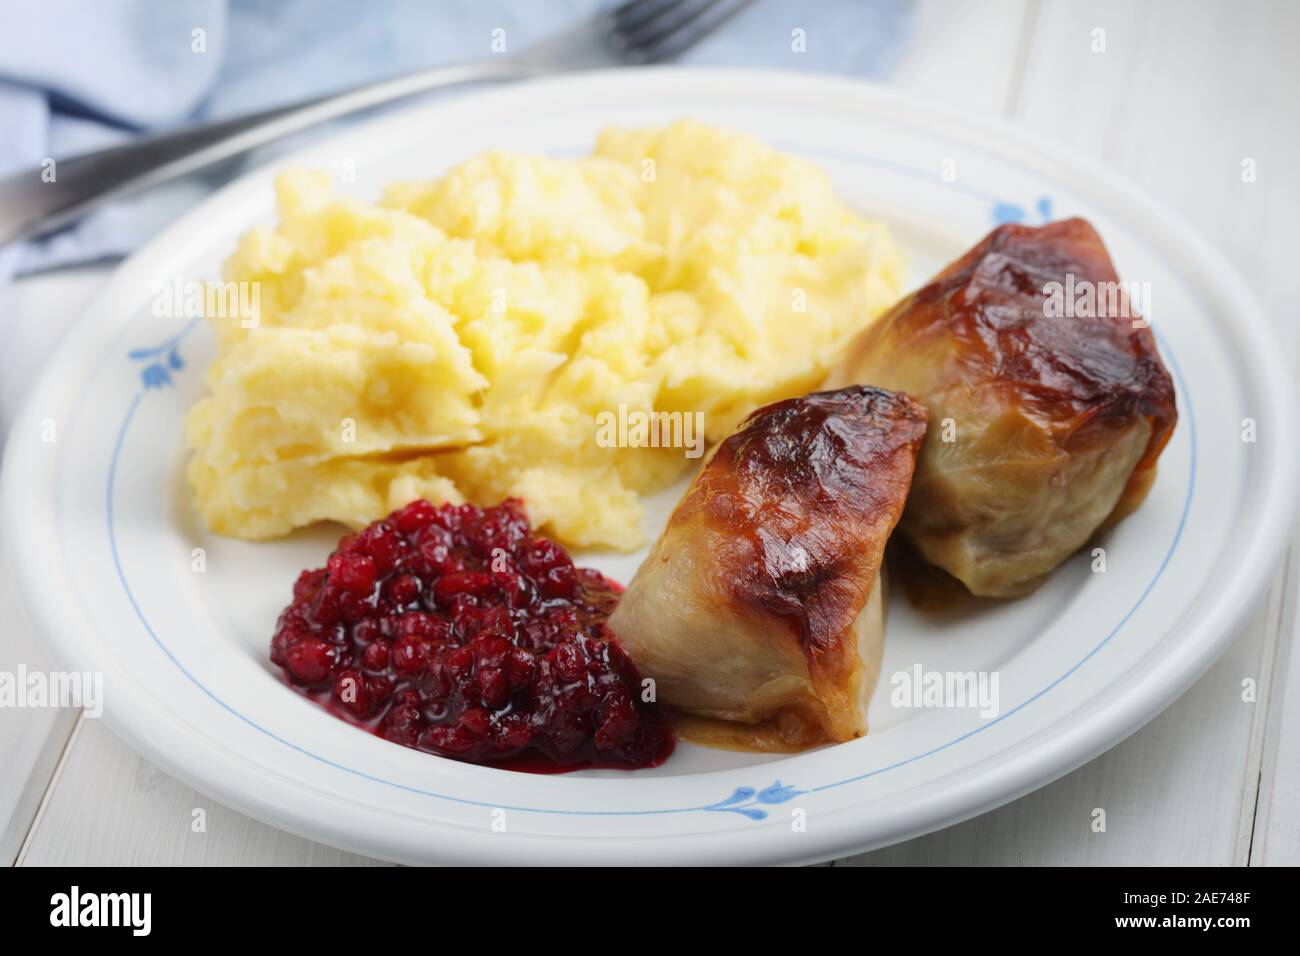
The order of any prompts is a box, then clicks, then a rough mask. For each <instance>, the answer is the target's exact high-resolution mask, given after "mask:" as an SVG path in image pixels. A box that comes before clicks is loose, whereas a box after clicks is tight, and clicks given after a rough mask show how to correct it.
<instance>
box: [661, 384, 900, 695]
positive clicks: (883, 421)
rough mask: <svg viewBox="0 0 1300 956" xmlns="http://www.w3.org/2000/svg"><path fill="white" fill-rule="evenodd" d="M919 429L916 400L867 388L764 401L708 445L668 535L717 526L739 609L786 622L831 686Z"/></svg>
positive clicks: (716, 557) (848, 656)
mask: <svg viewBox="0 0 1300 956" xmlns="http://www.w3.org/2000/svg"><path fill="white" fill-rule="evenodd" d="M925 430H926V411H925V408H924V407H923V406H921V405H919V404H918V403H916V402H914V401H912V399H910V398H908V397H907V396H906V395H902V394H897V393H893V392H887V391H884V390H883V389H878V388H872V387H868V386H861V385H859V386H854V387H851V388H846V389H842V390H840V391H835V392H818V393H815V394H813V395H808V396H805V397H803V398H796V399H790V400H788V401H784V402H777V403H776V404H773V405H768V406H766V407H765V408H761V409H759V410H758V411H756V412H754V413H753V414H752V415H751V416H750V417H749V418H748V419H746V420H745V421H744V422H743V423H742V424H741V427H740V429H739V431H737V432H736V433H735V434H733V435H732V436H731V437H729V438H727V439H726V440H725V441H723V442H722V443H721V444H720V445H718V447H717V448H716V449H715V450H714V453H713V456H712V457H711V459H710V460H709V462H708V464H707V465H706V466H705V467H704V469H703V470H702V471H701V472H700V474H699V476H698V477H697V478H696V479H695V482H694V484H693V485H692V486H691V489H690V491H688V493H687V495H686V497H685V498H684V499H683V501H682V503H681V504H680V505H679V506H678V508H677V511H676V512H674V514H673V517H672V519H671V521H670V523H669V529H668V532H666V534H671V532H672V530H673V528H674V526H677V525H684V524H689V523H692V522H695V521H697V520H699V521H702V523H703V524H704V525H705V526H706V527H708V528H709V529H711V530H712V531H713V532H715V534H713V535H711V536H710V538H711V543H712V546H713V547H714V548H715V551H714V553H713V555H712V559H711V561H712V563H713V565H714V566H715V567H716V568H717V573H718V575H719V579H720V580H721V581H723V582H725V587H726V591H727V593H728V596H729V598H730V601H731V602H732V603H733V604H734V605H735V607H736V610H737V611H739V612H740V613H741V614H742V615H743V616H751V615H752V616H760V617H770V618H776V619H777V620H779V621H780V622H782V624H783V625H784V626H785V628H787V629H788V632H789V634H790V635H791V637H792V638H793V639H794V640H797V641H798V645H799V647H800V649H801V650H802V652H803V654H804V656H805V657H806V659H807V661H808V667H809V671H810V673H811V674H812V677H813V681H814V684H815V685H819V686H821V687H822V688H826V689H829V688H831V687H833V686H836V682H837V681H838V679H839V678H840V677H841V676H842V674H843V671H844V668H845V667H848V666H852V664H853V662H854V655H853V654H852V653H850V652H852V651H853V650H854V647H853V642H854V635H853V629H852V627H853V622H854V620H855V618H856V617H857V615H858V614H859V613H860V612H861V611H862V609H863V607H864V605H865V604H866V602H867V599H868V597H869V595H870V592H871V590H872V588H873V586H874V585H875V584H876V579H877V576H878V574H879V571H880V565H881V561H882V556H883V553H884V547H885V542H886V540H887V539H888V537H889V534H890V532H891V531H892V530H893V528H894V525H895V524H897V522H898V519H899V517H900V516H901V514H902V512H903V505H904V502H905V500H906V498H907V490H908V487H909V485H910V484H911V480H912V471H913V468H914V467H915V463H916V454H917V450H918V449H919V448H920V445H921V442H922V440H923V439H924V437H925Z"/></svg>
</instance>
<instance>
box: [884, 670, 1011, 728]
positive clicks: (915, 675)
mask: <svg viewBox="0 0 1300 956" xmlns="http://www.w3.org/2000/svg"><path fill="white" fill-rule="evenodd" d="M889 685H890V687H892V688H893V689H892V690H891V691H890V692H889V702H890V704H892V705H893V706H895V707H898V708H900V709H910V708H916V709H924V710H939V709H948V710H965V709H969V710H978V711H979V713H980V716H981V717H983V718H984V719H985V720H988V719H990V718H993V717H996V716H997V715H998V714H999V712H1000V711H1001V704H1000V702H999V694H998V672H997V671H927V670H925V669H923V668H922V667H921V665H920V664H913V665H912V667H911V668H910V669H908V670H905V671H895V672H894V674H893V676H892V677H890V678H889Z"/></svg>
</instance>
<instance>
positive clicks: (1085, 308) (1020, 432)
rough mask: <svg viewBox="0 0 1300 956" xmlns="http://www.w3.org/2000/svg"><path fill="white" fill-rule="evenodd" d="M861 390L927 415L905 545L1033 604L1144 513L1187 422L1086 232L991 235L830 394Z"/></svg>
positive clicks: (1143, 331)
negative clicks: (886, 392)
mask: <svg viewBox="0 0 1300 956" xmlns="http://www.w3.org/2000/svg"><path fill="white" fill-rule="evenodd" d="M1068 296H1073V297H1072V298H1067V297H1068ZM850 382H867V383H870V384H872V385H878V386H881V387H883V388H889V389H897V390H900V391H904V392H906V393H908V394H909V395H911V396H913V397H914V398H916V399H917V400H918V401H920V402H922V403H923V404H924V405H925V406H926V408H927V409H928V410H929V413H930V431H929V434H928V435H927V436H926V440H925V445H924V448H923V450H922V452H921V458H920V461H919V463H918V465H917V470H916V479H915V481H914V482H913V485H912V493H911V497H910V498H909V499H908V502H907V510H906V512H905V513H904V515H903V519H902V522H901V524H900V525H899V531H900V534H901V535H903V536H904V538H905V539H906V541H907V542H908V543H910V544H911V545H912V547H913V548H914V549H915V550H916V551H917V552H918V553H919V554H920V556H921V557H922V558H924V559H925V560H926V561H928V562H930V563H931V564H933V565H937V566H938V567H939V568H942V569H943V570H944V571H947V572H948V573H949V574H951V575H953V576H955V577H956V578H958V579H959V580H960V581H961V582H962V583H963V584H965V586H966V587H967V588H968V589H969V590H970V591H971V592H972V593H973V594H977V595H985V596H993V597H1009V596H1014V595H1018V594H1024V593H1027V592H1029V591H1032V590H1033V589H1034V588H1036V587H1038V586H1039V585H1040V584H1041V583H1042V582H1043V581H1044V580H1045V579H1046V575H1047V574H1048V572H1050V571H1051V570H1052V569H1053V568H1055V567H1056V566H1057V565H1058V564H1060V563H1061V562H1062V561H1063V560H1065V559H1066V558H1067V557H1069V556H1070V555H1071V554H1073V553H1074V552H1075V551H1076V550H1078V549H1079V548H1080V547H1082V546H1083V545H1084V544H1085V543H1086V542H1087V541H1088V539H1089V538H1091V537H1092V536H1093V534H1094V533H1095V532H1096V531H1097V530H1098V529H1099V528H1102V527H1104V526H1106V525H1108V524H1111V523H1113V522H1115V521H1118V520H1119V519H1120V518H1122V517H1124V516H1125V515H1126V514H1128V513H1130V512H1131V511H1132V510H1133V509H1135V508H1136V507H1137V506H1138V505H1139V504H1140V503H1141V502H1142V499H1143V498H1144V497H1146V494H1147V491H1148V489H1149V488H1150V487H1151V483H1152V481H1153V480H1154V479H1155V473H1156V459H1157V458H1158V457H1159V455H1160V452H1161V450H1162V449H1163V448H1164V447H1165V444H1166V443H1167V442H1168V441H1169V436H1170V434H1171V433H1172V431H1173V428H1174V423H1175V421H1176V420H1177V413H1176V411H1175V408H1174V387H1173V382H1172V381H1171V380H1170V377H1169V373H1168V372H1167V371H1166V370H1165V367H1164V365H1163V363H1162V362H1161V361H1160V355H1159V354H1158V353H1157V351H1156V343H1155V338H1154V336H1152V334H1151V331H1150V330H1149V329H1148V328H1147V323H1146V322H1144V321H1143V320H1142V319H1141V317H1140V316H1138V315H1137V314H1136V311H1135V309H1134V308H1133V307H1132V302H1131V301H1130V299H1129V297H1128V296H1127V295H1125V294H1124V288H1123V287H1122V286H1121V285H1120V284H1119V277H1118V276H1117V275H1116V273H1115V268H1114V266H1113V265H1112V264H1111V261H1110V256H1109V255H1108V253H1107V252H1106V248H1105V246H1103V245H1102V241H1101V237H1100V236H1098V235H1097V233H1096V231H1095V230H1094V229H1093V228H1092V226H1090V225H1089V224H1088V223H1087V222H1085V221H1083V220H1082V219H1069V220H1065V221H1062V222H1055V223H1050V224H1048V225H1045V226H1043V227H1041V228H1033V227H1029V226H1020V225H1007V226H1000V227H999V228H997V229H995V230H993V232H992V233H990V234H989V235H988V236H987V237H986V238H985V239H984V240H983V241H982V242H980V243H979V245H977V246H975V248H973V249H971V250H970V251H969V252H968V253H966V254H965V255H964V256H962V257H961V258H960V259H958V260H957V261H956V262H954V263H953V264H952V265H950V266H948V267H947V268H946V269H944V270H943V271H942V272H940V273H939V274H938V275H937V276H935V278H934V279H933V280H932V281H931V282H930V284H929V285H927V286H925V287H924V288H922V289H920V290H919V291H918V292H915V293H913V294H912V295H910V296H908V297H906V298H905V299H903V300H902V301H901V302H899V303H898V304H897V305H896V306H895V307H894V308H893V309H891V310H890V311H889V312H887V313H886V314H885V315H884V316H882V317H881V318H880V319H879V320H878V321H877V322H875V323H874V324H872V325H871V326H869V327H867V328H866V329H865V330H864V331H863V332H861V333H860V334H859V335H858V337H857V338H856V339H855V340H854V341H853V342H851V343H850V345H849V347H848V349H847V350H846V353H845V358H844V360H843V363H842V364H841V365H840V366H839V367H838V368H836V369H833V370H832V372H831V374H830V376H829V378H828V379H827V386H828V387H839V386H842V385H844V384H847V383H850Z"/></svg>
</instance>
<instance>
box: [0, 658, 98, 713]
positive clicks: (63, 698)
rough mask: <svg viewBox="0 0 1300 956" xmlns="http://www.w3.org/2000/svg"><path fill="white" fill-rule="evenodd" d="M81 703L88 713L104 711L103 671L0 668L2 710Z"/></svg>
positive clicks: (71, 705) (66, 705) (23, 667)
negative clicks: (8, 669)
mask: <svg viewBox="0 0 1300 956" xmlns="http://www.w3.org/2000/svg"><path fill="white" fill-rule="evenodd" d="M46 707H80V708H83V709H84V710H85V711H86V716H87V717H99V716H101V715H102V714H103V713H104V675H103V673H102V672H101V671H30V672H29V671H28V670H27V667H26V665H24V664H19V665H18V669H17V670H14V671H0V710H3V709H5V708H32V709H43V708H46Z"/></svg>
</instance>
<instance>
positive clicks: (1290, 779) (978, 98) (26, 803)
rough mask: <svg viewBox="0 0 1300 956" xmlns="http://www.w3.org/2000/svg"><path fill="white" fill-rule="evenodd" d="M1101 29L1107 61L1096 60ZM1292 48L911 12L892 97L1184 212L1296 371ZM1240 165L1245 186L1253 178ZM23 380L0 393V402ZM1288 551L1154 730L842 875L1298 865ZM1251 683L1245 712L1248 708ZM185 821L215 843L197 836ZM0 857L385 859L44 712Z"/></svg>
mask: <svg viewBox="0 0 1300 956" xmlns="http://www.w3.org/2000/svg"><path fill="white" fill-rule="evenodd" d="M798 25H799V24H797V23H794V24H791V25H789V26H785V25H782V24H777V25H776V26H779V27H780V28H781V30H782V32H783V33H786V34H788V32H789V29H791V28H793V27H794V26H798ZM1099 30H1100V31H1104V43H1105V50H1104V52H1095V51H1094V46H1095V45H1096V44H1097V43H1098V40H1099V38H1100V37H1101V36H1102V35H1101V34H1099V33H1097V32H1096V31H1099ZM816 39H817V38H816V36H814V35H810V36H809V37H808V44H809V53H808V54H807V55H809V56H811V55H814V54H815V44H816ZM1298 46H1300V4H1296V3H1294V2H1289V0H1276V2H1258V3H1254V2H1242V0H1206V2H1196V0H1181V2H1180V0H1159V2H1144V3H1141V4H1138V3H1131V2H1127V0H1111V2H1103V3H1095V2H1094V3H1078V2H1071V3H1067V2H1062V0H1047V2H1036V0H993V2H980V3H969V2H964V0H922V2H921V3H920V5H919V8H918V11H917V22H916V29H915V35H914V39H913V42H912V44H911V46H910V48H909V51H908V53H907V54H906V55H905V57H904V59H903V61H902V62H901V64H900V66H899V69H898V70H897V71H896V73H895V75H894V77H893V78H892V82H893V83H894V84H895V85H896V86H897V87H899V88H901V89H904V90H908V91H911V92H915V93H919V94H923V95H927V96H931V97H935V98H937V99H940V100H944V101H946V102H948V103H950V104H956V105H959V106H961V107H963V108H964V109H967V110H970V111H972V112H976V111H978V112H984V113H988V114H996V115H1002V116H1008V117H1012V118H1014V119H1016V120H1018V121H1019V122H1021V123H1023V124H1025V125H1026V126H1028V127H1029V128H1030V129H1033V130H1035V131H1037V132H1038V133H1039V134H1040V135H1042V136H1044V137H1047V138H1050V139H1051V140H1053V141H1054V142H1056V143H1058V144H1064V145H1067V146H1070V147H1073V148H1077V149H1078V150H1079V151H1081V152H1083V153H1086V154H1089V155H1091V156H1094V157H1096V158H1098V159H1101V160H1104V161H1105V162H1107V163H1109V164H1110V165H1112V166H1114V167H1116V168H1118V169H1119V170H1121V171H1122V172H1124V173H1126V174H1128V175H1129V176H1130V177H1131V178H1133V179H1134V180H1136V181H1137V182H1138V183H1139V184H1141V185H1142V186H1144V187H1145V188H1146V189H1148V190H1149V191H1150V192H1151V193H1152V194H1153V195H1155V196H1157V197H1159V198H1161V199H1163V200H1164V201H1165V202H1166V203H1168V204H1169V205H1170V206H1173V207H1175V208H1176V209H1178V210H1179V211H1180V212H1181V213H1182V214H1183V215H1184V216H1185V217H1186V218H1187V219H1188V220H1189V221H1190V222H1191V223H1192V224H1193V225H1194V226H1196V227H1197V228H1198V229H1200V230H1201V231H1202V232H1203V233H1204V234H1206V235H1207V236H1209V237H1210V238H1211V239H1212V240H1213V241H1214V243H1215V245H1216V246H1217V247H1218V248H1219V250H1220V251H1221V252H1222V254H1223V255H1224V256H1226V257H1227V258H1228V259H1229V260H1230V261H1231V262H1232V263H1233V264H1234V265H1235V266H1236V267H1237V268H1238V269H1239V270H1241V272H1242V273H1243V274H1244V275H1245V277H1246V278H1247V279H1248V280H1249V281H1250V283H1251V284H1252V285H1253V286H1254V288H1255V290H1256V291H1257V293H1258V295H1259V297H1260V299H1261V300H1262V302H1263V303H1264V305H1265V307H1266V308H1267V309H1268V310H1269V312H1270V314H1271V315H1272V317H1273V318H1274V320H1275V321H1276V322H1277V328H1278V330H1279V331H1280V333H1281V335H1282V338H1283V341H1284V343H1285V346H1286V348H1287V349H1288V355H1289V357H1290V359H1291V362H1292V367H1293V369H1300V321H1298V320H1297V318H1296V308H1297V303H1298V302H1300V269H1297V268H1296V266H1295V264H1294V262H1293V259H1292V257H1293V256H1294V254H1295V250H1296V249H1297V248H1298V247H1300V225H1298V223H1300V124H1297V122H1296V118H1297V116H1300V60H1298V59H1297V57H1296V53H1295V51H1296V49H1297V47H1298ZM1245 158H1252V159H1254V160H1255V162H1256V168H1257V170H1258V176H1257V180H1256V181H1255V182H1254V183H1243V182H1242V179H1241V174H1240V171H1241V163H1242V160H1243V159H1245ZM106 274H107V273H106V270H103V269H83V270H76V271H70V272H64V273H60V274H57V275H52V276H46V277H39V278H31V279H27V280H24V281H22V282H19V283H17V284H16V285H15V286H13V287H11V288H9V289H3V290H0V317H2V318H3V319H4V320H6V321H4V325H5V327H6V330H7V331H6V337H7V342H5V343H0V348H2V347H6V345H14V346H19V347H24V348H30V349H34V350H35V351H34V352H33V353H29V354H42V353H43V352H44V351H46V350H48V349H49V348H51V347H53V345H54V344H55V343H57V341H58V338H59V336H60V333H61V331H62V330H63V328H64V327H65V326H66V324H67V322H68V321H70V320H71V319H72V318H74V317H75V316H76V315H77V314H78V312H79V311H80V309H81V307H82V305H83V304H84V303H85V301H86V300H87V299H88V298H89V297H90V296H91V295H92V294H93V293H94V292H95V291H96V289H97V288H98V287H99V286H100V285H101V284H102V282H103V281H104V278H105V276H106ZM15 336H16V340H17V341H15V338H14V337H15ZM37 370H38V369H37V368H36V367H33V370H32V371H33V373H35V372H36V371H37ZM26 385H27V383H26V382H25V381H23V380H21V379H9V380H3V381H0V408H5V409H9V410H11V409H12V408H13V407H14V402H15V400H16V397H17V396H18V395H20V394H21V392H22V390H23V389H24V388H25V387H26ZM3 533H4V529H3V528H0V534H3ZM1297 543H1300V536H1298V537H1297V538H1296V539H1294V540H1293V545H1292V548H1291V550H1290V553H1289V556H1288V558H1287V559H1286V560H1285V561H1284V562H1283V564H1282V566H1280V567H1279V568H1278V569H1277V571H1276V574H1275V577H1274V579H1273V581H1272V583H1271V585H1270V587H1269V589H1268V591H1267V593H1266V595H1265V597H1264V598H1263V600H1262V601H1261V602H1260V603H1259V605H1258V607H1257V608H1256V610H1255V612H1254V614H1253V616H1252V617H1251V618H1250V619H1249V621H1248V622H1247V624H1246V625H1245V626H1244V627H1243V628H1242V630H1241V632H1240V633H1239V634H1238V635H1237V638H1236V642H1235V643H1234V644H1233V646H1232V647H1231V649H1230V650H1229V651H1228V652H1227V653H1225V654H1224V656H1223V657H1222V658H1221V659H1220V660H1219V662H1218V663H1217V664H1216V665H1215V666H1214V667H1213V668H1211V670H1210V671H1209V672H1208V673H1207V674H1206V675H1205V676H1204V677H1203V678H1202V679H1201V680H1200V681H1199V682H1198V683H1197V684H1196V685H1195V686H1193V687H1192V689H1191V690H1189V691H1188V692H1187V694H1186V695H1184V696H1183V697H1182V698H1181V699H1180V700H1179V701H1178V702H1177V703H1175V704H1174V705H1173V706H1172V707H1170V708H1169V709H1168V710H1167V711H1166V712H1165V713H1164V714H1162V715H1161V716H1160V717H1158V718H1156V719H1155V720H1154V721H1152V722H1151V723H1150V724H1149V725H1148V726H1147V727H1145V728H1144V729H1143V730H1141V731H1139V732H1138V733H1136V734H1134V735H1133V736H1132V737H1130V738H1129V739H1128V740H1126V741H1125V742H1123V743H1121V744H1120V745H1119V746H1117V747H1115V748H1114V749H1112V750H1111V751H1109V752H1108V753H1106V754H1105V755H1103V756H1101V757H1099V758H1098V759H1096V760H1094V761H1093V762H1092V763H1090V764H1088V765H1087V766H1085V767H1082V768H1080V769H1079V770H1077V771H1075V772H1074V773H1071V774H1069V775H1067V776H1066V777H1064V778H1062V779H1061V780H1058V781H1056V782H1055V783H1053V784H1051V785H1049V786H1047V787H1044V788H1043V789H1041V790H1039V791H1038V792H1036V793H1034V794H1031V795H1029V796H1027V797H1024V798H1022V799H1020V800H1018V801H1016V802H1014V803H1011V804H1008V805H1007V806H1004V807H1002V808H1001V809H999V810H995V811H993V812H991V813H987V814H984V815H983V816H980V817H977V818H975V819H973V820H969V821H967V822H965V823H962V824H959V825H957V826H953V827H950V828H948V829H946V830H942V831H939V832H937V833H932V834H930V835H928V836H925V837H921V838H918V839H915V840H911V841H909V842H907V843H903V844H900V845H897V846H894V847H890V848H887V849H884V850H879V851H876V852H873V853H867V854H864V855H861V856H857V857H852V858H850V859H847V860H844V861H841V863H842V864H847V865H873V864H900V863H902V864H907V863H935V864H983V863H1011V864H1017V863H1025V864H1062V865H1067V864H1114V865H1131V864H1211V865H1213V864H1247V863H1249V864H1284V863H1285V864H1292V865H1294V864H1300V796H1298V794H1300V648H1297V647H1296V645H1297V642H1298V635H1300V631H1298V630H1297V613H1296V603H1297V595H1298V594H1300V548H1297V547H1296V544H1297ZM6 577H7V575H6V574H5V573H4V570H3V569H2V568H0V670H10V671H13V670H14V669H15V668H16V667H17V665H18V664H20V663H22V664H25V665H26V666H27V667H28V669H29V670H30V669H38V668H39V669H43V668H46V667H47V666H48V665H47V664H46V661H45V656H44V654H43V652H42V650H41V649H40V647H39V646H38V644H37V642H36V640H35V638H34V636H33V635H32V634H31V632H30V629H29V628H28V627H27V625H26V623H25V622H24V621H23V620H22V618H21V616H20V615H19V613H18V608H17V604H16V601H15V600H14V598H13V596H12V595H11V594H9V593H8V592H7V591H6V590H5V586H4V582H5V579H6ZM1246 678H1253V679H1254V680H1255V681H1256V682H1257V686H1258V689H1259V693H1258V698H1257V700H1256V701H1254V702H1246V701H1243V700H1242V681H1243V680H1244V679H1246ZM1288 688H1289V689H1290V690H1291V695H1290V698H1291V699H1289V700H1288V694H1287V693H1286V691H1287V689H1288ZM1095 807H1104V808H1105V809H1106V811H1107V823H1108V827H1107V832H1106V833H1104V834H1095V833H1093V832H1091V829H1090V827H1089V821H1090V819H1091V816H1090V815H1091V812H1092V810H1093V808H1095ZM197 808H202V809H204V810H205V812H206V817H207V820H206V823H207V827H206V833H195V832H193V831H192V829H191V825H190V824H191V820H192V815H193V811H194V810H195V809H197ZM0 861H4V862H5V863H11V864H12V863H16V864H19V865H35V864H312V865H337V864H343V863H346V864H366V863H373V862H375V861H370V860H366V859H364V858H361V857H358V856H355V855H353V854H350V853H344V852H341V851H339V850H335V849H331V848H329V847H325V846H322V845H320V844H316V843H312V842H311V841H309V840H304V839H300V838H298V837H295V836H291V835H289V834H287V833H284V832H282V831H279V830H276V829H274V828H272V827H268V826H265V825H263V824H261V823H258V822H256V821H254V820H251V819H249V818H247V817H245V816H243V815H241V814H239V813H236V812H234V811H232V810H228V809H226V808H224V807H221V806H219V805H216V804H214V803H213V802H212V801H211V800H209V799H208V798H206V797H204V796H203V795H201V794H198V793H196V792H194V791H193V790H190V789H189V788H187V787H185V786H183V785H182V784H180V783H178V782H176V781H175V780H173V779H171V778H170V777H168V776H167V775H166V774H165V773H163V772H161V771H160V770H158V769H156V768H155V767H153V766H151V765H150V764H148V763H147V762H145V761H144V760H142V759H140V758H139V757H137V756H136V755H135V754H134V753H132V752H131V751H130V750H129V749H128V748H127V747H126V746H125V745H124V744H122V743H121V742H119V741H118V740H117V739H116V738H115V737H113V736H112V734H111V733H110V732H109V731H108V730H107V729H105V727H104V726H103V724H101V723H100V722H98V721H95V720H86V719H80V718H79V717H78V715H76V714H73V713H70V712H66V711H62V712H61V711H50V710H45V711H27V710H0Z"/></svg>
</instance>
